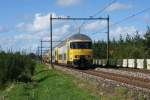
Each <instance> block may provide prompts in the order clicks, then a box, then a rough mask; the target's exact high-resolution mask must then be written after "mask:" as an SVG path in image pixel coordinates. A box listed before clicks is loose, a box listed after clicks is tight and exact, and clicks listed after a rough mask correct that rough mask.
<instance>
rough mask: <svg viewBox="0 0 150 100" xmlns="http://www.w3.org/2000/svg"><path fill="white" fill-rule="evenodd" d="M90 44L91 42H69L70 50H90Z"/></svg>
mask: <svg viewBox="0 0 150 100" xmlns="http://www.w3.org/2000/svg"><path fill="white" fill-rule="evenodd" d="M91 46H92V43H91V42H71V43H70V48H71V49H91Z"/></svg>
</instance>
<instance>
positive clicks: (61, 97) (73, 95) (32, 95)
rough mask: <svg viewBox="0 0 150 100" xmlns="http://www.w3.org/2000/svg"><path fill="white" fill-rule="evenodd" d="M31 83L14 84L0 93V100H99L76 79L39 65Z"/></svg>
mask: <svg viewBox="0 0 150 100" xmlns="http://www.w3.org/2000/svg"><path fill="white" fill-rule="evenodd" d="M33 80H34V81H33V82H31V83H13V85H10V86H9V87H8V88H7V89H5V90H3V91H0V100H1V99H4V100H99V99H100V97H99V96H96V95H95V94H93V93H92V90H91V91H88V90H90V89H86V90H84V89H83V88H81V87H80V86H78V85H77V84H76V83H77V82H76V83H75V80H76V79H74V77H72V76H70V75H66V74H64V73H63V72H59V71H56V70H48V68H46V66H45V65H40V64H38V65H37V67H36V73H35V75H34V76H33Z"/></svg>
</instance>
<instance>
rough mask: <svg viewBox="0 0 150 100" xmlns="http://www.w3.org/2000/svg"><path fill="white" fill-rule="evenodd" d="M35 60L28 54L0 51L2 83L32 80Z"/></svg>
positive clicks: (0, 76) (0, 78)
mask: <svg viewBox="0 0 150 100" xmlns="http://www.w3.org/2000/svg"><path fill="white" fill-rule="evenodd" d="M34 69H35V62H34V60H32V59H31V58H30V57H29V56H28V55H25V54H20V53H19V52H17V53H5V52H0V84H5V83H6V82H12V81H23V82H28V81H31V77H32V75H33V74H34Z"/></svg>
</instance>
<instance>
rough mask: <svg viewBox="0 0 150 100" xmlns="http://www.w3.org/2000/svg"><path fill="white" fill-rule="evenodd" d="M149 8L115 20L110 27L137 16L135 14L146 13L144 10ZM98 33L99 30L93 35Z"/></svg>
mask: <svg viewBox="0 0 150 100" xmlns="http://www.w3.org/2000/svg"><path fill="white" fill-rule="evenodd" d="M148 10H150V7H149V8H146V9H143V10H141V11H139V12H137V13H134V14H132V15H130V16H127V17H125V18H123V19H121V20H119V21H117V22H115V23H114V24H111V25H110V27H114V26H116V25H118V24H120V23H122V22H124V21H126V20H128V19H131V18H133V17H135V16H137V15H139V14H141V13H144V12H146V11H148ZM105 28H107V27H104V28H103V29H101V31H103V30H104V29H105ZM97 33H99V32H95V33H93V34H92V35H94V34H97Z"/></svg>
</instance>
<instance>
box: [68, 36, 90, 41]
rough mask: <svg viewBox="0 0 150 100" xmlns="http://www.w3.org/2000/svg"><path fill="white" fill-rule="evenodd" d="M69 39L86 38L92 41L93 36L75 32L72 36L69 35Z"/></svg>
mask: <svg viewBox="0 0 150 100" xmlns="http://www.w3.org/2000/svg"><path fill="white" fill-rule="evenodd" d="M67 40H69V41H71V40H86V41H92V40H91V38H90V37H89V36H87V35H85V34H74V35H72V36H71V37H69V38H68V39H67Z"/></svg>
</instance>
